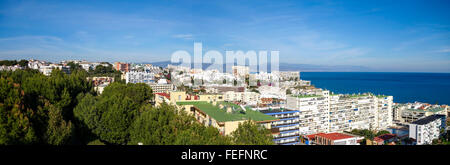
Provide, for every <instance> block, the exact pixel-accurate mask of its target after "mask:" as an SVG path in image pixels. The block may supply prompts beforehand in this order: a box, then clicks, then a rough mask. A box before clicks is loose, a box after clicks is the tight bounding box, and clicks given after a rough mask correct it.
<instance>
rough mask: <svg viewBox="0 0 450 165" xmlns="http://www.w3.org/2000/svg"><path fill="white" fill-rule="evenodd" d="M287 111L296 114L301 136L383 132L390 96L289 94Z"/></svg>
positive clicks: (388, 117) (388, 118)
mask: <svg viewBox="0 0 450 165" xmlns="http://www.w3.org/2000/svg"><path fill="white" fill-rule="evenodd" d="M286 101H287V106H286V108H287V109H291V110H298V111H300V132H301V134H314V133H319V132H325V133H328V132H343V131H351V130H352V129H373V130H382V129H387V128H388V127H389V126H391V125H392V102H393V97H392V96H374V95H370V94H367V95H330V94H329V91H322V94H320V95H291V96H288V97H287V100H286Z"/></svg>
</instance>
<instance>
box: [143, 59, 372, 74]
mask: <svg viewBox="0 0 450 165" xmlns="http://www.w3.org/2000/svg"><path fill="white" fill-rule="evenodd" d="M144 64H152V65H154V66H160V67H167V65H168V64H172V63H171V62H170V61H160V62H144ZM173 65H177V64H173ZM208 66H209V65H208V64H205V65H203V69H206V68H207V67H208ZM230 66H231V65H230ZM280 71H301V72H370V71H373V70H372V69H371V68H368V67H364V66H356V65H314V64H290V63H280Z"/></svg>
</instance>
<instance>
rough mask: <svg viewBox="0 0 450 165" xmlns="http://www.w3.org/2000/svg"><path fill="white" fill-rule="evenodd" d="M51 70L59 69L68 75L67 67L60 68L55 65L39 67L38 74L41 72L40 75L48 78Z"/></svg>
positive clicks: (68, 68) (60, 66) (68, 69)
mask: <svg viewBox="0 0 450 165" xmlns="http://www.w3.org/2000/svg"><path fill="white" fill-rule="evenodd" d="M53 69H59V70H61V71H63V72H65V73H67V74H69V73H70V67H69V66H62V65H57V64H50V65H48V66H39V72H41V73H42V74H44V75H46V76H50V74H51V73H52V71H53Z"/></svg>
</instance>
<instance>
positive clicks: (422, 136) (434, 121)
mask: <svg viewBox="0 0 450 165" xmlns="http://www.w3.org/2000/svg"><path fill="white" fill-rule="evenodd" d="M445 121H446V116H445V115H431V116H427V117H425V118H422V119H419V120H417V121H415V122H413V123H411V124H409V137H410V138H412V139H415V140H416V144H417V145H424V144H432V142H433V140H434V139H438V138H439V136H440V135H441V130H442V129H445Z"/></svg>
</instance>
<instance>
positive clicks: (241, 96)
mask: <svg viewBox="0 0 450 165" xmlns="http://www.w3.org/2000/svg"><path fill="white" fill-rule="evenodd" d="M223 96H224V100H225V101H230V102H231V101H240V102H244V103H247V105H256V104H258V102H259V96H260V94H259V93H256V92H234V91H227V92H225V93H223Z"/></svg>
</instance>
